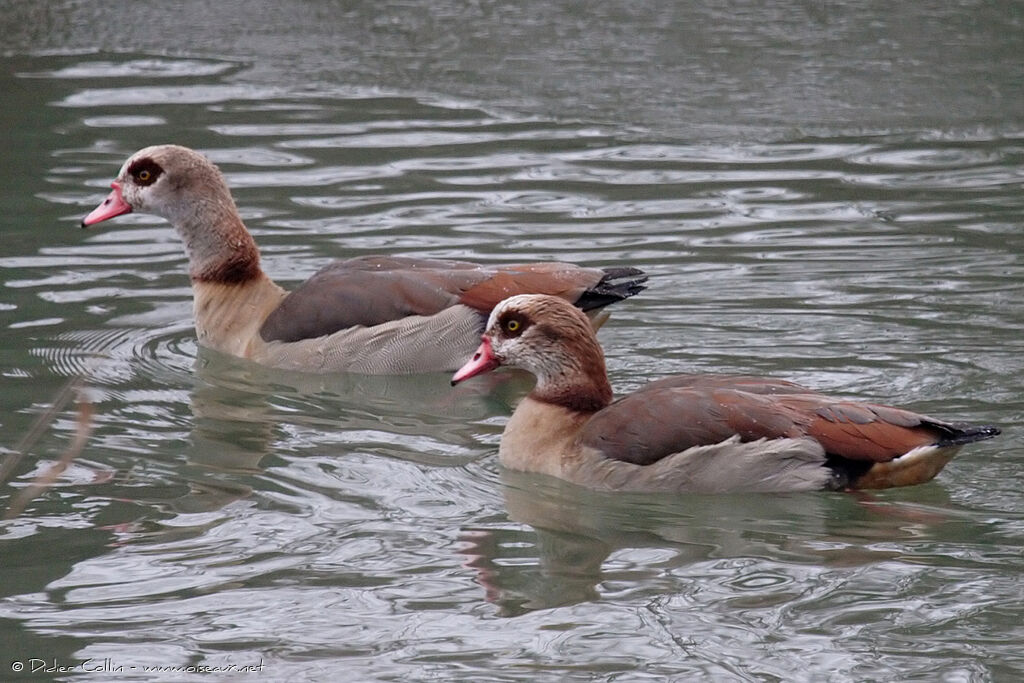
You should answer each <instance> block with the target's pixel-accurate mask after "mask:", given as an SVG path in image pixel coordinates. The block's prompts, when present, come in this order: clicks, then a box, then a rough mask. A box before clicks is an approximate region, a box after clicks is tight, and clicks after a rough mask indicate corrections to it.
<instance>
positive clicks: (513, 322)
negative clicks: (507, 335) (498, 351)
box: [505, 320, 522, 332]
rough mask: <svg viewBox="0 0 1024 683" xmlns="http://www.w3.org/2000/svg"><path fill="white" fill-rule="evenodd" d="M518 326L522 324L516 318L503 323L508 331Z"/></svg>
mask: <svg viewBox="0 0 1024 683" xmlns="http://www.w3.org/2000/svg"><path fill="white" fill-rule="evenodd" d="M520 327H522V324H521V323H520V322H519V321H518V320H509V321H508V322H507V323H505V329H506V330H508V331H509V332H515V331H516V330H518V329H519V328H520Z"/></svg>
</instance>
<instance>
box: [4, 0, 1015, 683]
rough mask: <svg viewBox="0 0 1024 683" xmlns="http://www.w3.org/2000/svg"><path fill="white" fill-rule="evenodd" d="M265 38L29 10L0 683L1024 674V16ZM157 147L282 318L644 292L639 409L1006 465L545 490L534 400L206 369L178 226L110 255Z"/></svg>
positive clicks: (415, 380)
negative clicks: (212, 213) (447, 280)
mask: <svg viewBox="0 0 1024 683" xmlns="http://www.w3.org/2000/svg"><path fill="white" fill-rule="evenodd" d="M250 4H251V5H253V6H258V7H260V8H261V9H262V11H261V12H253V11H252V7H249V6H248V5H246V3H236V2H223V3H199V2H186V3H179V4H177V5H175V6H176V7H181V8H183V9H182V10H181V11H176V12H171V11H170V10H169V9H164V8H162V7H152V6H151V5H144V4H137V3H129V4H127V5H123V4H122V5H123V6H121V7H117V8H116V10H115V8H114V7H113V6H111V7H110V8H104V7H96V6H94V5H93V4H91V3H64V2H55V3H35V4H25V3H3V2H0V9H3V10H4V12H3V19H0V37H3V38H5V42H4V45H3V46H2V47H0V50H3V52H2V53H0V54H2V57H0V63H2V64H3V67H4V68H3V70H2V72H0V92H2V93H3V97H4V106H3V107H2V108H0V123H2V126H3V129H4V130H6V131H7V135H6V136H5V142H4V144H3V150H2V151H3V162H2V164H0V181H2V182H0V223H2V236H0V245H2V247H0V291H2V293H3V294H2V296H0V372H2V376H3V380H2V381H3V392H2V394H0V430H2V436H0V457H2V458H3V463H4V465H3V467H4V468H5V471H4V472H3V474H4V475H5V476H6V483H5V484H4V485H3V488H2V489H0V507H3V508H4V509H7V510H9V511H10V512H9V519H7V520H5V521H3V522H2V526H0V542H2V543H3V549H2V558H3V561H2V566H0V587H2V588H0V591H2V596H3V597H2V599H0V642H3V643H4V646H3V647H4V652H3V654H4V661H2V662H0V671H2V673H0V679H6V678H8V677H10V676H12V675H15V674H18V671H17V668H16V665H19V664H24V665H25V671H23V672H21V673H20V675H21V676H26V677H27V675H28V674H30V673H31V672H32V669H33V668H35V669H38V670H37V671H35V674H34V675H35V677H38V678H66V677H71V676H73V675H75V674H76V673H81V672H83V671H86V670H89V669H90V667H91V668H92V669H96V668H99V667H107V668H106V669H102V671H105V672H106V675H108V676H110V677H118V678H125V679H127V678H137V679H150V678H153V677H157V678H162V679H176V678H185V679H188V678H197V679H198V678H203V677H205V676H204V675H203V674H200V673H194V672H197V671H198V670H199V668H201V667H225V668H226V669H230V668H231V667H235V669H236V670H237V669H239V668H242V667H248V666H260V665H262V673H263V676H265V677H266V678H267V679H268V680H285V679H289V680H310V681H313V680H327V679H330V678H336V677H337V676H338V675H342V672H344V676H345V678H346V679H347V680H402V681H408V680H425V679H437V680H466V681H481V680H522V681H562V680H604V679H609V680H610V679H615V680H646V679H650V680H699V679H704V680H709V679H716V680H808V681H810V680H825V679H826V678H827V679H828V680H835V681H859V680H901V681H902V680H949V681H953V680H956V681H962V680H971V681H1011V680H1019V679H1020V678H1021V677H1022V676H1024V654H1022V646H1021V643H1022V642H1024V629H1022V627H1021V623H1022V621H1024V588H1022V585H1024V584H1022V582H1021V573H1022V569H1024V559H1022V551H1021V548H1022V545H1024V493H1022V489H1024V486H1022V484H1024V474H1022V473H1021V468H1020V465H1021V455H1020V453H1021V451H1020V448H1019V446H1018V442H1019V438H1020V436H1021V429H1020V426H1019V425H1020V422H1021V416H1022V412H1024V401H1022V399H1021V396H1022V393H1024V301H1022V289H1024V288H1022V284H1024V236H1022V220H1024V218H1022V217H1024V194H1022V192H1021V189H1022V183H1024V93H1022V86H1021V82H1020V73H1021V72H1022V67H1024V63H1022V62H1024V45H1022V40H1021V35H1022V26H1021V12H1020V8H1019V6H1017V5H1014V4H1007V5H1005V6H1003V5H999V4H998V3H997V4H992V5H985V6H978V7H975V6H974V5H972V4H971V3H963V4H962V5H958V6H955V7H954V6H950V7H948V8H946V9H944V10H942V11H939V10H924V9H920V8H916V6H915V7H914V8H909V9H891V10H890V9H885V10H882V9H879V10H878V12H885V13H878V14H874V13H872V12H873V11H872V10H869V9H865V8H862V7H860V6H859V5H858V4H856V3H854V4H852V5H844V6H842V7H835V6H832V5H829V4H826V5H823V6H822V7H821V9H814V8H812V7H811V6H809V5H798V4H795V3H794V4H789V3H779V4H778V5H777V6H776V7H775V8H774V9H770V10H768V9H752V8H748V9H744V10H741V9H739V8H733V9H732V10H730V11H724V10H721V9H718V8H717V7H716V6H715V5H708V6H704V5H701V4H696V3H695V4H679V5H675V6H674V7H675V9H673V10H671V11H669V10H664V11H654V10H653V9H652V8H651V7H648V6H647V5H646V4H643V3H628V4H627V5H622V6H621V7H622V8H623V9H621V11H620V10H619V9H612V8H590V9H588V8H585V7H582V6H581V7H577V8H576V9H574V10H572V11H570V10H568V9H552V8H551V7H549V6H547V5H540V4H538V5H530V4H527V5H517V6H516V7H515V9H513V8H512V6H507V7H506V6H505V5H502V4H495V5H491V4H486V3H484V4H481V3H471V4H469V5H466V6H462V5H456V4H449V3H444V2H442V3H437V4H436V5H433V6H432V8H433V9H432V10H431V11H429V12H428V11H426V10H424V9H422V8H418V7H413V6H405V5H401V4H397V3H391V2H384V3H379V4H378V5H376V6H374V7H373V8H372V9H371V7H370V6H367V7H365V8H355V9H352V8H348V9H343V8H342V7H341V6H339V5H338V4H337V3H327V2H311V3H299V4H296V3H288V4H287V5H285V4H281V5H279V4H277V3H250ZM168 7H170V6H168ZM285 7H287V8H289V9H288V11H285V9H284V8H285ZM613 7H619V5H616V4H613ZM627 7H628V8H629V9H625V8H627ZM815 7H817V6H815ZM157 142H177V143H180V144H185V145H188V146H192V147H196V148H198V149H201V150H202V151H203V152H204V153H206V154H207V155H208V156H209V157H210V158H211V159H213V160H214V161H215V162H217V163H218V164H219V165H220V166H221V168H222V169H223V170H224V171H225V173H226V175H227V178H228V180H229V182H230V184H231V186H232V188H233V190H234V192H235V196H236V199H237V201H238V204H239V206H240V208H241V211H242V213H243V217H244V219H245V221H246V223H247V225H248V226H249V228H250V229H251V230H252V232H253V233H254V234H255V236H256V238H257V241H258V242H259V244H260V246H261V248H262V253H263V264H264V267H265V269H266V270H267V271H268V272H269V273H270V274H271V275H272V276H273V277H274V278H275V279H277V280H278V281H279V282H281V283H282V284H284V285H292V284H295V283H297V282H299V281H301V280H302V279H304V278H305V277H307V276H309V275H310V274H312V273H313V272H315V271H316V270H317V269H318V268H320V267H322V266H323V265H325V264H326V263H328V262H329V261H331V260H332V259H336V258H343V257H350V256H358V255H363V254H373V253H396V254H399V253H400V254H414V255H421V256H433V257H457V258H468V259H474V260H479V261H490V262H510V261H522V260H527V259H559V260H568V261H575V262H580V263H587V264H595V265H608V264H617V263H629V264H633V265H636V266H639V267H641V268H643V269H645V270H646V271H648V272H649V273H650V274H651V275H652V278H651V282H650V287H649V289H648V290H647V291H646V292H644V293H643V294H642V295H641V296H638V297H636V298H635V299H632V300H630V301H628V302H625V303H623V304H621V305H618V306H616V310H615V315H614V316H613V318H612V321H611V322H610V323H609V324H608V325H607V326H606V327H605V328H604V329H603V330H602V332H601V339H602V342H603V344H604V346H605V348H606V351H607V355H608V360H609V368H610V372H611V375H612V380H613V383H614V384H615V386H616V387H617V389H619V390H622V391H625V390H629V389H632V388H635V387H636V386H638V385H639V384H641V383H643V382H645V381H647V380H649V379H653V378H656V377H660V376H662V375H664V374H668V373H672V372H679V371H688V370H699V371H708V372H714V371H724V372H753V373H764V374H773V375H779V376H783V377H787V378H791V379H796V380H798V381H802V382H805V383H808V384H811V385H813V386H816V387H819V388H821V389H825V390H828V391H831V392H834V393H838V394H842V395H846V396H852V397H858V398H871V399H875V400H880V401H884V402H890V403H898V404H900V405H905V406H907V407H910V408H913V409H916V410H920V411H924V412H929V413H933V414H935V415H936V416H939V417H947V418H951V419H961V420H965V421H970V422H979V423H994V424H998V425H1001V426H1002V427H1003V429H1004V433H1003V435H1002V436H1001V437H1000V438H998V439H996V440H993V441H989V442H985V443H982V444H977V445H974V446H972V447H970V448H968V449H965V450H964V452H963V453H962V454H961V456H960V457H958V458H957V459H956V460H955V461H954V462H953V463H952V464H950V465H949V466H948V467H947V468H946V470H945V471H944V472H943V473H942V474H941V475H940V476H939V477H938V478H937V480H936V481H934V482H932V483H929V484H926V485H922V486H918V487H912V488H906V489H899V490H891V491H885V492H881V493H872V494H869V495H848V494H824V493H823V494H814V495H808V494H801V495H774V496H721V497H701V496H682V497H680V496H614V495H607V494H595V493H590V492H587V491H582V490H579V489H576V488H574V487H571V486H568V485H563V484H560V483H558V482H553V481H550V480H545V479H542V478H537V477H530V476H524V475H518V474H514V473H509V472H504V471H501V470H500V468H499V467H498V466H497V463H496V450H497V443H498V440H499V437H500V433H501V429H502V426H503V424H504V421H505V419H506V417H507V416H508V415H509V414H510V411H511V408H512V406H513V405H514V404H515V401H516V400H517V398H518V397H519V396H521V395H522V394H523V393H524V391H525V390H526V389H527V388H528V384H527V383H526V382H525V380H524V379H523V378H521V377H515V376H495V377H493V378H488V379H487V380H482V381H480V382H470V383H468V384H466V385H461V386H460V387H458V388H456V389H454V390H453V389H451V388H450V387H449V386H448V376H447V375H444V374H436V375H422V376H414V377H398V378H394V377H391V378H388V377H363V376H329V377H318V376H305V375H301V374H292V373H286V372H278V371H272V370H266V369H261V368H258V367H254V366H252V365H249V364H247V363H244V362H241V361H237V360H234V359H230V358H224V357H221V356H218V355H216V354H213V353H210V352H207V351H204V350H202V349H200V348H199V347H198V346H197V344H196V341H195V337H194V330H193V327H192V320H191V294H190V290H189V286H188V280H187V276H186V274H185V271H186V263H185V257H184V254H183V251H182V248H181V244H180V242H179V241H178V239H177V237H176V235H175V234H174V232H173V230H172V229H171V228H170V227H169V226H168V225H167V224H166V223H164V222H162V221H161V220H159V219H156V218H153V217H149V216H143V215H128V216H124V217H121V218H118V219H117V220H115V221H112V222H110V223H105V224H103V225H100V226H97V227H96V228H95V229H92V230H89V231H82V230H79V229H78V221H79V220H80V219H81V217H82V216H83V215H84V214H85V213H86V212H87V211H88V210H89V209H91V208H92V207H93V206H94V205H95V204H96V203H97V202H98V201H99V200H100V199H101V198H102V197H103V196H104V194H105V192H106V190H107V187H108V185H109V182H110V180H111V179H112V178H113V177H114V175H115V174H116V171H117V169H118V167H119V166H120V164H121V162H122V161H123V159H124V158H125V157H126V156H127V155H128V154H130V153H131V152H133V151H135V150H136V149H138V148H140V147H142V146H145V145H148V144H153V143H157ZM76 379H77V381H79V382H80V383H81V386H82V395H84V396H85V397H86V398H87V399H88V402H89V405H90V406H91V409H86V408H83V409H82V410H91V412H90V413H82V414H80V411H79V409H78V408H76V406H75V404H74V402H73V401H71V400H64V399H67V398H68V397H69V396H73V395H74V394H75V392H74V391H67V390H66V389H67V384H68V382H75V381H76ZM54 403H56V404H57V405H56V408H55V409H54V410H51V409H50V406H51V405H53V404H54ZM48 418H51V419H49V420H48ZM80 421H85V422H88V423H89V424H90V425H91V428H92V431H91V433H90V434H89V435H88V439H87V440H86V441H85V442H84V447H83V448H82V451H81V453H80V455H78V457H77V458H75V459H74V460H73V461H72V462H70V463H69V464H68V465H67V466H66V468H64V469H62V470H61V469H60V467H59V466H57V467H56V469H54V468H55V466H56V465H57V464H58V463H59V462H60V460H61V458H62V457H63V456H64V455H65V454H67V453H69V452H74V451H75V449H76V448H77V446H76V433H77V432H79V425H80ZM37 424H38V425H39V427H38V428H36V427H34V425H37ZM51 471H54V472H55V473H56V475H57V476H56V481H55V482H54V484H53V485H52V486H51V487H48V488H45V489H44V490H41V491H33V490H32V489H31V488H30V485H31V484H32V483H33V481H34V480H36V479H37V477H40V476H46V474H47V473H48V472H51ZM40 662H42V663H43V664H40ZM154 666H157V667H158V666H165V667H166V666H169V667H193V669H192V670H191V671H192V672H193V673H190V672H189V670H186V669H180V670H179V671H177V672H171V671H165V672H163V673H162V674H159V675H156V674H154V673H153V672H147V671H146V670H145V667H154ZM59 667H67V668H68V669H70V670H69V671H57V670H55V669H58V668H59ZM117 667H121V668H120V669H118V668H117ZM47 668H50V669H51V670H50V671H46V670H45V669H47Z"/></svg>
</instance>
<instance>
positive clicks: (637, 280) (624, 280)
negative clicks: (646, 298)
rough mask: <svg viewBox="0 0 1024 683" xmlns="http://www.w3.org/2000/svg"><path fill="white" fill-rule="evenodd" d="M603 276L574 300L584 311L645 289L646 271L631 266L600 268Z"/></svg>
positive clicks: (611, 302)
mask: <svg viewBox="0 0 1024 683" xmlns="http://www.w3.org/2000/svg"><path fill="white" fill-rule="evenodd" d="M601 270H603V271H604V277H602V278H601V281H600V282H598V283H597V284H596V285H594V286H593V287H591V288H590V289H588V290H587V291H585V292H583V295H582V296H581V297H580V298H579V300H578V301H577V302H576V305H577V306H579V307H580V308H581V309H583V310H584V311H590V310H593V309H595V308H603V307H604V306H607V305H609V304H613V303H615V302H616V301H622V300H623V299H628V298H629V297H631V296H636V295H637V294H639V293H640V292H642V291H644V290H645V289H647V285H646V284H645V283H646V282H647V277H648V276H647V273H645V272H644V271H642V270H640V269H639V268H634V267H632V266H613V267H610V268H602V269H601Z"/></svg>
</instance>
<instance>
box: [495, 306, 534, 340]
mask: <svg viewBox="0 0 1024 683" xmlns="http://www.w3.org/2000/svg"><path fill="white" fill-rule="evenodd" d="M498 325H499V326H500V327H501V331H502V332H504V333H505V334H507V335H508V336H510V337H518V336H519V335H521V334H522V333H523V332H525V331H526V328H528V327H529V326H530V319H529V318H528V317H526V316H525V315H523V314H522V313H520V312H519V311H505V312H504V313H502V314H501V315H500V316H498Z"/></svg>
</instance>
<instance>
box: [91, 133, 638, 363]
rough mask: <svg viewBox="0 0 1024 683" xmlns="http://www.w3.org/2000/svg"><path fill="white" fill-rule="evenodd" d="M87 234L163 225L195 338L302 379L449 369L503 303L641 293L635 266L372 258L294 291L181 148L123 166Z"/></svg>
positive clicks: (597, 317) (194, 157) (599, 306)
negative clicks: (183, 279) (190, 303)
mask: <svg viewBox="0 0 1024 683" xmlns="http://www.w3.org/2000/svg"><path fill="white" fill-rule="evenodd" d="M111 187H112V188H113V191H112V192H111V193H110V194H109V196H108V197H107V198H106V199H105V200H104V201H103V202H102V203H101V204H100V205H99V206H97V207H96V208H95V209H94V210H93V211H92V212H90V213H89V214H88V215H87V216H86V217H85V218H84V219H83V220H82V227H88V226H91V225H94V224H96V223H100V222H102V221H105V220H108V219H111V218H114V217H115V216H119V215H122V214H125V213H129V212H132V211H137V212H141V213H150V214H155V215H157V216H161V217H163V218H165V219H167V220H168V221H169V222H170V223H171V224H172V225H173V226H174V228H175V230H176V231H177V232H178V234H179V235H180V236H181V238H182V241H183V242H184V246H185V251H186V254H187V255H188V260H189V275H190V278H191V281H192V290H193V297H194V314H195V324H196V335H197V337H198V339H199V342H200V343H201V344H202V345H204V346H206V347H209V348H212V349H215V350H217V351H220V352H223V353H227V354H230V355H234V356H239V357H242V358H248V359H251V360H253V361H256V362H258V363H262V364H265V365H269V366H273V367H280V368H286V369H291V370H298V371H305V372H338V371H349V372H362V373H369V374H402V373H412V372H431V371H441V370H452V369H454V368H456V367H458V365H459V364H460V363H461V361H462V360H463V359H464V358H465V357H466V356H467V355H469V354H470V353H471V352H472V350H473V349H474V348H475V347H476V344H477V341H478V339H479V335H480V332H481V331H482V330H483V326H484V323H485V322H486V319H487V316H488V314H489V313H490V310H491V308H493V307H494V305H495V304H497V303H498V302H499V301H501V300H502V299H504V298H506V297H508V296H510V295H514V294H518V293H527V292H531V293H544V294H549V295H554V296H558V297H562V298H564V299H565V300H566V301H569V302H572V303H573V304H574V305H577V306H579V307H580V308H582V309H585V310H586V311H587V312H588V315H589V316H590V317H591V319H592V322H593V324H595V325H599V324H600V323H601V322H603V320H604V318H605V316H606V313H605V312H604V311H603V308H604V307H605V306H607V305H609V304H611V303H614V302H616V301H619V300H621V299H624V298H627V297H630V296H633V295H634V294H636V293H638V292H640V291H641V290H642V289H643V288H644V285H643V283H644V281H645V280H646V276H645V275H644V274H643V273H642V272H641V271H639V270H637V269H635V268H629V267H618V268H606V269H600V268H584V267H580V266H576V265H572V264H569V263H558V262H541V263H524V264H512V265H500V266H485V265H480V264H476V263H470V262H466V261H451V260H440V259H424V258H408V257H401V256H368V257H361V258H354V259H349V260H345V261H339V262H336V263H332V264H330V265H328V266H327V267H326V268H324V269H322V270H321V271H319V272H318V273H316V274H315V275H313V276H312V277H311V278H310V279H309V280H307V281H306V282H304V283H303V284H301V285H300V286H299V287H298V288H297V289H295V291H293V292H291V293H288V292H287V291H285V290H284V289H283V288H282V287H280V286H279V285H277V284H276V283H274V282H273V280H271V279H270V277H269V276H268V275H267V274H266V273H265V272H264V271H263V269H262V268H261V267H260V258H259V250H258V248H257V246H256V243H255V241H254V240H253V238H252V235H251V234H250V233H249V231H248V230H247V229H246V228H245V226H244V224H243V223H242V220H241V218H240V216H239V215H238V210H237V208H236V206H235V202H234V199H233V198H232V196H231V192H230V190H229V188H228V185H227V183H226V181H225V180H224V177H223V175H222V174H221V172H220V170H219V169H218V168H217V167H216V166H215V165H214V164H213V163H211V162H210V161H209V160H207V159H206V158H205V157H204V156H203V155H201V154H199V153H198V152H196V151H194V150H191V149H188V148H186V147H180V146H177V145H158V146H154V147H147V148H145V149H142V150H140V151H138V152H136V153H135V154H133V155H132V156H131V157H130V158H129V159H128V160H127V161H126V162H125V163H124V165H123V166H122V168H121V171H120V172H119V174H118V176H117V179H116V180H115V181H114V182H113V183H112V185H111Z"/></svg>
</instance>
